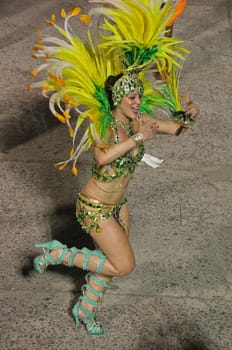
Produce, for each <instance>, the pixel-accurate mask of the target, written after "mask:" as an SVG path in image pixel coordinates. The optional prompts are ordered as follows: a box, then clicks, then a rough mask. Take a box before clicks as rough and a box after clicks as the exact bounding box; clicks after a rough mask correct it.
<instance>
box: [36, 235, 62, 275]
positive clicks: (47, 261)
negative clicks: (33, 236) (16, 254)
mask: <svg viewBox="0 0 232 350" xmlns="http://www.w3.org/2000/svg"><path fill="white" fill-rule="evenodd" d="M35 247H36V248H43V251H44V254H43V255H40V256H37V257H36V258H35V259H34V269H35V270H36V271H37V272H39V273H43V272H44V271H45V270H46V268H47V267H48V266H49V265H58V264H61V263H62V261H63V259H64V257H65V255H66V254H67V252H68V248H67V246H66V245H64V244H62V243H61V242H59V241H56V240H54V241H51V242H46V243H37V244H35ZM57 249H62V251H61V253H60V255H59V257H58V258H57V259H54V258H53V257H52V256H51V254H50V251H51V250H57Z"/></svg>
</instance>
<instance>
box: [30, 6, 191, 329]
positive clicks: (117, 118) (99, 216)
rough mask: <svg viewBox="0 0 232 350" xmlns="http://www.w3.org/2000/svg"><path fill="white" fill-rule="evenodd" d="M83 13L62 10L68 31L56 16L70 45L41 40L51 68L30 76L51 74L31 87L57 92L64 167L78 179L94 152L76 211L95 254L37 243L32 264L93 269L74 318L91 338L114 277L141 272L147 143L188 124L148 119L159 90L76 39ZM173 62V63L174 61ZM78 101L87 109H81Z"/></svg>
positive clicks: (52, 39)
mask: <svg viewBox="0 0 232 350" xmlns="http://www.w3.org/2000/svg"><path fill="white" fill-rule="evenodd" d="M148 10H149V9H148ZM78 13H79V9H78V8H75V9H72V11H71V13H70V15H66V14H65V13H64V10H63V11H62V14H63V17H65V18H66V19H65V31H64V30H63V29H61V28H60V27H58V26H57V25H56V24H55V21H54V17H52V19H51V21H50V24H53V25H54V27H56V28H57V29H58V30H59V32H60V33H62V34H63V35H64V37H65V39H66V40H67V41H68V44H66V42H65V41H64V40H61V39H58V38H57V37H47V36H45V37H44V38H43V40H44V41H45V43H48V42H50V43H52V44H53V46H42V45H40V47H39V50H38V48H35V50H36V51H39V52H38V53H37V54H36V55H37V57H41V56H43V57H44V58H45V61H46V63H45V64H43V65H41V66H40V67H39V69H37V70H36V71H34V72H33V74H32V75H33V76H35V75H37V73H38V72H39V71H40V70H42V69H46V70H47V71H48V77H47V79H45V80H42V81H41V82H38V83H34V84H32V87H42V91H43V93H44V94H47V93H48V92H50V93H51V96H50V108H51V111H52V112H53V114H54V115H55V116H56V117H57V118H58V119H59V120H60V121H61V122H63V123H65V124H67V126H68V128H69V131H70V135H71V137H73V148H72V150H71V156H70V159H69V160H68V161H66V162H62V163H60V164H58V166H59V167H60V168H61V169H63V167H64V166H65V165H67V164H68V163H69V162H70V161H73V162H74V165H73V168H72V170H73V173H74V175H77V168H76V162H77V160H78V157H79V155H80V153H81V152H83V151H85V150H87V149H88V148H90V146H91V147H92V151H93V157H94V163H93V166H92V176H91V177H90V179H89V180H88V181H87V182H86V184H85V185H84V187H83V188H82V189H81V191H80V192H79V194H78V196H77V207H76V214H77V220H78V222H79V223H80V224H81V225H82V227H83V229H84V230H85V231H86V232H87V233H88V234H90V235H91V237H92V238H93V240H94V242H95V243H96V247H97V249H95V250H89V249H87V248H85V247H84V248H82V249H78V248H76V247H72V248H68V247H67V246H66V245H64V244H62V243H60V242H59V241H56V240H54V241H50V242H46V243H40V244H36V245H35V247H37V248H43V250H44V254H42V255H40V256H38V257H36V258H35V259H34V267H35V269H36V271H38V272H40V273H42V272H44V271H45V269H46V268H47V267H48V266H49V265H58V264H64V265H67V266H75V267H77V268H81V269H83V270H86V271H88V273H87V275H86V284H85V285H84V286H83V287H82V292H83V294H82V296H80V298H79V300H78V302H77V303H76V304H75V306H74V307H73V309H72V314H73V316H74V318H75V322H76V326H78V325H79V323H80V322H81V323H84V325H85V327H86V329H87V331H88V332H89V333H90V334H95V335H100V334H103V332H104V328H103V326H102V325H101V324H100V323H98V322H97V321H96V316H95V314H96V311H97V308H98V305H99V303H100V301H101V300H102V298H103V296H104V293H105V291H106V289H107V288H109V284H110V281H111V279H112V277H114V276H115V277H119V276H125V275H128V274H129V273H131V272H132V271H133V269H134V267H135V258H134V254H133V250H132V247H131V244H130V240H129V227H130V223H129V210H128V206H127V200H126V197H125V194H126V190H127V187H128V184H129V182H130V180H131V178H132V174H133V173H134V171H135V168H136V166H137V164H138V163H139V161H140V160H141V159H142V157H143V155H144V144H145V143H146V142H147V141H148V140H151V139H152V138H153V137H154V136H155V135H156V134H167V135H179V134H180V132H181V131H182V130H184V129H185V128H186V127H187V126H188V125H186V122H185V120H183V121H181V120H178V121H176V120H171V119H170V120H168V119H166V120H163V119H159V118H154V117H152V116H151V115H149V114H148V112H147V111H149V110H150V107H151V106H152V105H155V102H154V101H155V97H156V93H155V92H154V91H153V89H152V88H151V86H150V85H149V84H148V82H147V81H146V80H145V78H144V75H143V73H142V74H141V73H139V67H138V65H137V63H136V67H137V69H134V68H135V66H133V69H128V67H129V65H128V67H127V69H125V68H124V67H123V66H122V64H121V61H120V60H118V61H117V58H116V57H115V56H114V55H112V56H110V53H107V55H106V51H104V50H101V49H98V48H97V47H94V46H93V44H92V41H91V37H90V40H89V45H84V44H83V43H82V41H81V40H80V39H79V38H78V37H77V36H76V35H75V36H73V35H72V34H71V33H70V30H69V29H70V27H69V26H68V25H67V22H68V20H69V19H70V18H71V17H73V16H76V15H77V14H78ZM164 26H165V23H164ZM175 47H176V46H175ZM173 52H174V51H173ZM156 59H158V58H157V56H156ZM166 61H167V60H166V58H165V62H166ZM137 62H138V60H137ZM168 62H169V65H170V64H171V63H172V59H169V60H168ZM131 67H132V66H130V68H131ZM120 71H121V72H120ZM119 72H120V73H119ZM152 96H153V97H152ZM80 104H81V105H84V106H87V107H88V108H87V109H85V110H84V111H81V110H80V109H79V105H80ZM57 108H59V109H60V111H61V112H62V114H61V113H58V112H57ZM71 109H74V110H76V111H77V112H78V113H80V115H79V117H78V120H77V124H76V126H75V130H73V129H72V125H71V122H70V119H71V114H70V110H71ZM145 111H146V112H145ZM185 114H186V115H188V116H191V120H194V119H195V117H196V115H197V108H196V107H195V105H194V104H193V103H192V102H191V101H189V102H188V104H187V106H186V109H185ZM87 119H88V121H89V125H88V127H87V129H86V132H85V133H84V136H83V137H82V140H81V141H80V143H79V144H78V146H77V147H75V139H76V134H77V131H78V129H79V126H80V124H81V123H82V121H83V120H87Z"/></svg>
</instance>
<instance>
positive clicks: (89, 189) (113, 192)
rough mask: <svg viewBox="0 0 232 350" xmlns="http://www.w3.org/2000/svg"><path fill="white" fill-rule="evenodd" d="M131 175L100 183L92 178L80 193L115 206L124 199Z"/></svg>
mask: <svg viewBox="0 0 232 350" xmlns="http://www.w3.org/2000/svg"><path fill="white" fill-rule="evenodd" d="M131 178H132V174H124V175H122V176H121V177H119V178H116V179H114V180H112V181H111V182H101V181H99V180H97V179H95V178H93V177H91V179H90V180H89V181H88V182H87V183H86V185H85V186H84V187H83V188H82V191H81V192H82V193H83V194H84V195H85V196H86V197H90V198H93V199H96V200H98V201H100V202H101V203H105V204H116V203H117V202H118V201H119V200H120V199H121V198H123V197H124V195H125V192H126V190H127V187H128V184H129V182H130V180H131Z"/></svg>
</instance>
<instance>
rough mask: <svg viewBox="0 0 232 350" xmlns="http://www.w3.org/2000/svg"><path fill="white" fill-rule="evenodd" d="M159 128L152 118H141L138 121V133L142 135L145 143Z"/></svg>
mask: <svg viewBox="0 0 232 350" xmlns="http://www.w3.org/2000/svg"><path fill="white" fill-rule="evenodd" d="M158 128H159V125H158V123H157V122H156V121H155V120H153V119H152V118H142V119H141V120H140V121H139V127H138V133H141V134H142V135H143V138H144V140H145V141H148V140H151V139H152V138H153V137H154V136H155V134H156V133H157V130H158Z"/></svg>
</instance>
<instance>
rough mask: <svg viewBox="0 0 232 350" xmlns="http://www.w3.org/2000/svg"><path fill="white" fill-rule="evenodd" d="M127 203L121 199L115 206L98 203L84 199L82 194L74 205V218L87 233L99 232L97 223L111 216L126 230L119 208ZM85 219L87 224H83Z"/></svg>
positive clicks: (90, 199) (94, 200)
mask: <svg viewBox="0 0 232 350" xmlns="http://www.w3.org/2000/svg"><path fill="white" fill-rule="evenodd" d="M126 203H127V199H126V198H125V197H123V198H122V199H120V201H118V202H117V203H115V204H106V203H104V204H103V203H101V202H100V201H98V200H96V199H93V198H90V197H86V196H85V195H83V194H82V193H78V195H77V204H76V217H77V221H78V222H79V223H80V225H81V227H82V228H83V229H84V230H85V231H86V232H87V233H90V232H91V231H93V230H95V231H96V232H101V228H100V226H99V225H98V223H99V221H102V220H106V219H108V218H109V217H111V216H113V217H114V218H115V219H116V220H117V221H118V223H119V224H120V225H121V226H122V227H123V228H124V229H125V230H127V227H126V225H125V223H124V221H123V220H122V218H121V217H120V210H121V207H122V206H123V205H124V204H126ZM86 219H88V220H87V221H88V222H89V224H88V225H87V224H85V221H86Z"/></svg>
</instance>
